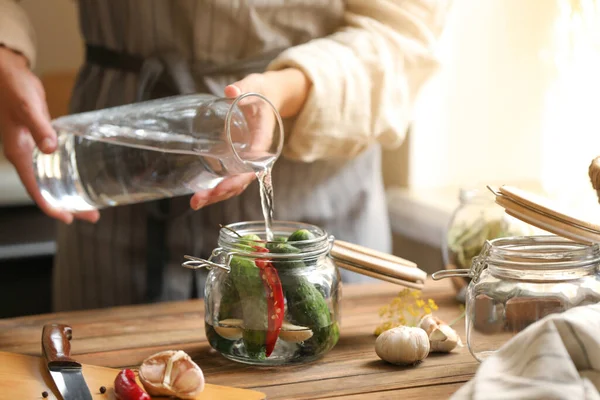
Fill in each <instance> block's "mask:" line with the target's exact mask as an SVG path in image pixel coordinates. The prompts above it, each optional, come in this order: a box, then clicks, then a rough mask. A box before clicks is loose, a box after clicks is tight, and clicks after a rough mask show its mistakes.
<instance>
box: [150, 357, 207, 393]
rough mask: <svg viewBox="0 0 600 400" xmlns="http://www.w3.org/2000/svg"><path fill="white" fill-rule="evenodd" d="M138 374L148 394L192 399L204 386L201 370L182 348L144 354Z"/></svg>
mask: <svg viewBox="0 0 600 400" xmlns="http://www.w3.org/2000/svg"><path fill="white" fill-rule="evenodd" d="M139 377H140V381H141V382H142V385H144V389H146V392H148V394H149V395H151V396H175V397H177V398H180V399H195V398H196V396H197V395H198V394H199V393H200V392H202V391H203V390H204V374H203V373H202V370H201V369H200V367H199V366H198V365H197V364H196V363H195V362H194V361H192V359H191V358H190V356H189V355H187V354H186V353H185V352H183V351H174V350H167V351H161V352H160V353H156V354H153V355H152V356H150V357H148V358H146V359H145V360H144V361H143V362H142V365H141V366H140V371H139Z"/></svg>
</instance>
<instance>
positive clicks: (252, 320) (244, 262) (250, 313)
mask: <svg viewBox="0 0 600 400" xmlns="http://www.w3.org/2000/svg"><path fill="white" fill-rule="evenodd" d="M230 275H231V278H232V280H233V283H234V285H235V288H236V289H237V292H238V294H239V297H240V302H241V303H242V319H243V321H244V331H243V337H242V339H243V341H244V346H245V347H246V351H247V353H248V356H249V357H252V358H255V359H258V360H264V359H266V346H265V343H266V332H267V329H268V321H267V318H268V309H267V298H266V293H265V289H264V286H263V283H262V280H261V277H260V270H259V269H258V268H257V267H256V266H255V265H254V262H253V261H252V260H251V259H249V258H244V257H237V256H234V257H233V258H232V259H231V272H230Z"/></svg>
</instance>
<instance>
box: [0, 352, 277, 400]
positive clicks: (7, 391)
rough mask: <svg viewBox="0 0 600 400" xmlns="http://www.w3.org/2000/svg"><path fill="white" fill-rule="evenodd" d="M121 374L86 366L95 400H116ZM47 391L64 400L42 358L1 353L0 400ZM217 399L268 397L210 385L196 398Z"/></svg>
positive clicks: (39, 395)
mask: <svg viewBox="0 0 600 400" xmlns="http://www.w3.org/2000/svg"><path fill="white" fill-rule="evenodd" d="M118 373H119V370H118V369H113V368H105V367H97V366H93V365H85V364H84V365H83V376H84V378H85V382H86V383H87V385H88V387H89V389H90V392H91V393H92V398H93V399H94V400H96V399H99V400H100V399H102V400H114V399H115V395H114V392H113V382H114V380H115V377H116V376H117V374H118ZM205 378H206V377H205ZM138 383H139V382H138ZM100 386H104V387H106V393H104V394H101V393H100ZM44 391H46V392H48V394H49V396H48V399H50V400H55V399H61V397H58V395H59V393H58V391H57V389H56V387H55V386H54V383H53V382H52V378H51V377H50V374H49V373H48V370H47V369H46V365H45V364H44V360H43V359H42V358H41V357H32V356H25V355H22V354H14V353H6V352H0V399H42V392H44ZM163 398H164V397H163ZM217 399H218V400H238V399H248V400H255V399H256V400H262V399H266V395H265V394H264V393H261V392H256V391H253V390H247V389H238V388H233V387H227V386H219V385H211V384H206V385H205V387H204V391H203V392H202V393H200V395H198V397H196V400H217Z"/></svg>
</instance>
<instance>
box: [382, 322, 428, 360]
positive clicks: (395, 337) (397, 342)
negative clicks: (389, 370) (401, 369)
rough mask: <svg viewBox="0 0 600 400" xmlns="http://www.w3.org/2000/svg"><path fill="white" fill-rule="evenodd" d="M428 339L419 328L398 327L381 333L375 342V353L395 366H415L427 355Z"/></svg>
mask: <svg viewBox="0 0 600 400" xmlns="http://www.w3.org/2000/svg"><path fill="white" fill-rule="evenodd" d="M429 348H430V345H429V338H428V337H427V333H425V331H424V330H423V329H421V328H416V327H411V326H398V327H396V328H392V329H390V330H387V331H385V332H383V333H382V334H381V335H379V336H378V337H377V340H376V341H375V352H376V353H377V355H378V356H379V357H380V358H381V359H382V360H384V361H387V362H389V363H392V364H397V365H410V364H416V363H418V362H419V361H422V360H424V359H425V358H426V357H427V356H428V355H429Z"/></svg>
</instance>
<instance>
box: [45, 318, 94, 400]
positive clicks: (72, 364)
mask: <svg viewBox="0 0 600 400" xmlns="http://www.w3.org/2000/svg"><path fill="white" fill-rule="evenodd" d="M72 333H73V330H72V329H71V327H70V326H68V325H61V324H47V325H44V328H43V330H42V353H43V354H44V358H45V359H46V365H47V367H48V372H50V375H51V376H52V380H53V381H54V384H55V385H56V387H57V389H58V391H59V392H60V394H61V396H62V398H63V400H92V394H91V393H90V390H89V388H88V386H87V385H86V383H85V379H84V378H83V373H82V372H81V364H80V363H78V362H77V361H75V360H73V359H72V358H71V342H70V340H71V337H72Z"/></svg>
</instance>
